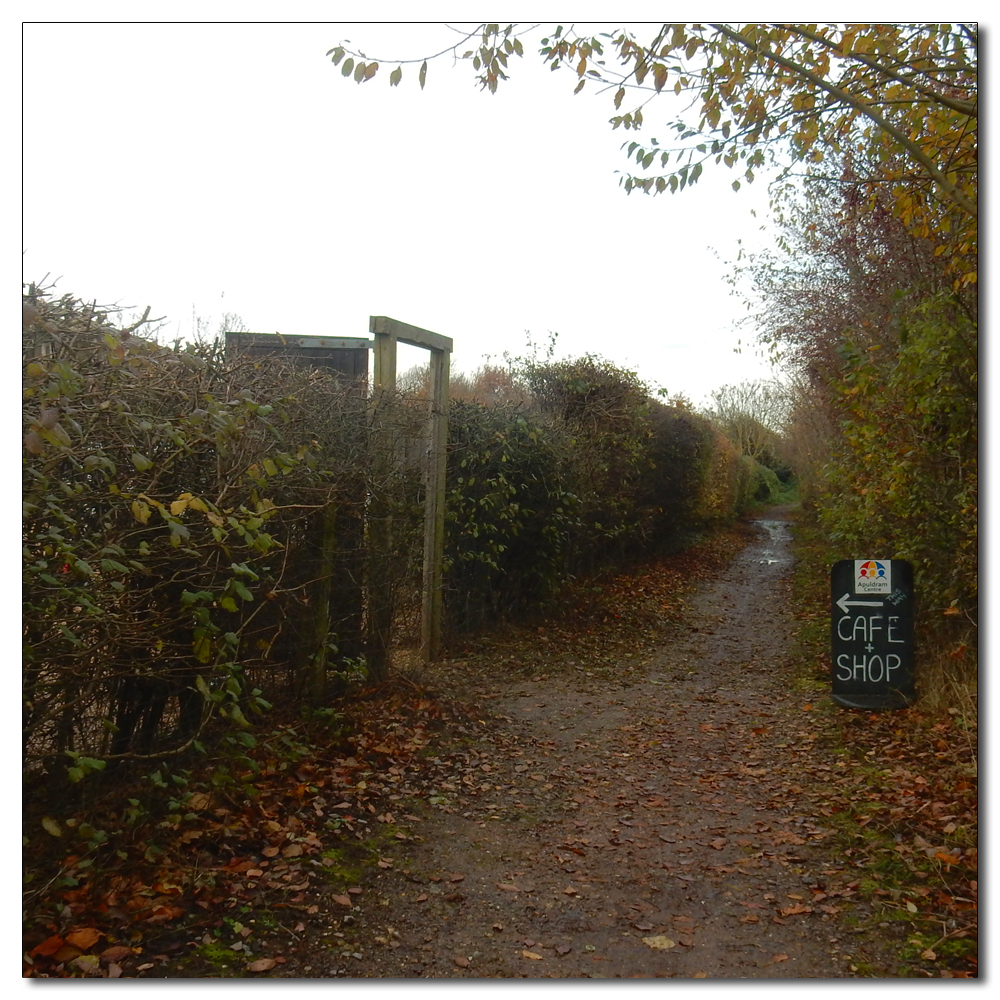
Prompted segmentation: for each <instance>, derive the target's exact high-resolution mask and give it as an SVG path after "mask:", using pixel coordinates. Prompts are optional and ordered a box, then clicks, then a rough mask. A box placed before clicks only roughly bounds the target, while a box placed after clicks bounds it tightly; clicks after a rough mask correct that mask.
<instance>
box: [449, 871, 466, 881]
mask: <svg viewBox="0 0 1000 1000" xmlns="http://www.w3.org/2000/svg"><path fill="white" fill-rule="evenodd" d="M448 881H449V882H464V881H465V876H464V875H460V874H459V873H458V872H455V873H453V874H452V875H450V876H449V877H448Z"/></svg>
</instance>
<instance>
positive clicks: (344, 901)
mask: <svg viewBox="0 0 1000 1000" xmlns="http://www.w3.org/2000/svg"><path fill="white" fill-rule="evenodd" d="M333 901H334V902H335V903H340V905H341V906H346V907H347V908H348V909H350V907H351V906H352V905H353V904H352V903H351V897H350V896H334V897H333Z"/></svg>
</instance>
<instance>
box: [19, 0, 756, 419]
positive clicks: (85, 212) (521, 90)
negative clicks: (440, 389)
mask: <svg viewBox="0 0 1000 1000" xmlns="http://www.w3.org/2000/svg"><path fill="white" fill-rule="evenodd" d="M47 6H51V5H47ZM98 6H101V5H98ZM105 6H107V5H105ZM110 6H112V7H113V6H115V5H110ZM181 6H183V5H181ZM209 6H211V5H209ZM181 16H183V14H182V15H181ZM541 35H542V33H541V32H538V33H536V34H535V35H534V36H533V37H532V39H526V40H525V59H523V60H515V61H513V63H512V69H511V74H510V75H511V77H512V79H511V80H510V81H509V82H508V83H507V84H506V85H502V86H501V87H500V89H499V91H498V93H497V94H496V95H494V96H491V95H489V94H487V93H481V92H479V91H478V90H477V89H476V87H475V86H474V84H473V80H472V72H471V67H469V66H468V65H466V64H462V65H460V66H458V67H454V68H453V67H452V66H451V64H450V62H449V61H447V60H445V59H442V60H440V61H439V62H437V63H432V64H431V66H430V68H429V71H428V78H427V87H426V89H425V91H424V92H422V93H421V91H420V89H419V87H418V85H417V82H416V71H417V66H412V67H406V68H404V79H403V83H402V85H401V86H399V87H398V88H390V87H389V84H388V72H389V67H385V66H383V68H382V70H381V71H380V73H379V75H378V76H377V77H376V78H375V79H374V80H372V81H370V82H369V83H366V84H364V85H363V86H358V85H357V84H355V83H354V82H353V81H352V80H345V79H344V78H343V77H342V76H341V73H340V69H339V68H338V67H334V66H333V64H332V63H331V62H330V60H328V59H327V58H326V56H325V53H326V51H327V50H328V49H330V48H332V47H334V46H335V45H337V44H338V43H339V42H341V40H343V39H345V38H347V39H351V40H352V41H353V42H354V43H355V44H356V45H357V46H359V47H360V48H362V49H363V50H364V51H365V52H366V53H367V54H368V55H369V56H372V57H377V58H385V57H387V56H396V55H399V56H403V57H409V58H416V57H422V56H424V55H426V54H428V53H431V52H434V51H438V50H440V49H441V48H444V47H445V46H446V45H448V44H451V43H452V41H453V40H455V38H456V37H457V36H455V35H454V34H452V33H451V32H450V31H449V30H448V29H447V28H446V27H444V26H443V25H441V24H438V25H420V24H399V23H396V24H385V23H382V24H377V23H373V24H358V23H325V24H320V23H269V24H260V23H256V24H255V23H227V22H221V23H218V22H217V23H190V22H188V23H173V24H171V23H159V24H143V23H111V24H108V23H65V22H63V23H52V22H49V23H31V22H29V23H28V24H26V26H25V28H24V33H23V45H24V104H25V116H24V147H25V172H24V204H25V213H24V231H23V237H22V243H23V249H24V253H23V277H24V279H25V280H28V281H31V280H39V279H41V278H42V277H43V276H44V275H46V274H49V275H51V277H53V278H58V279H59V282H58V285H57V287H56V290H57V292H71V293H72V294H74V295H77V296H79V297H81V298H86V299H88V300H94V299H96V300H97V301H98V302H99V303H101V304H110V303H118V304H120V305H123V306H133V307H135V308H136V310H137V311H141V310H142V309H143V308H144V307H145V306H146V305H147V304H148V305H150V306H151V307H152V310H153V313H152V315H154V316H160V315H165V316H166V317H167V319H168V325H167V327H166V331H165V332H169V333H170V334H171V335H181V336H187V335H189V334H190V333H191V331H192V328H193V319H192V317H193V314H195V313H196V314H197V315H199V316H201V317H204V318H206V319H208V321H209V324H210V328H211V329H212V330H213V332H214V330H215V329H216V328H217V325H218V322H219V320H220V318H221V316H222V314H223V313H224V312H232V313H237V314H239V315H240V316H241V317H242V318H243V320H244V322H245V323H246V324H247V326H248V327H249V328H250V329H251V330H254V331H259V332H273V331H275V330H277V331H280V332H281V333H284V334H295V335H308V334H313V335H333V336H367V335H368V317H369V316H370V315H378V314H384V315H388V316H392V317H394V318H396V319H400V320H403V321H405V322H408V323H413V324H415V325H417V326H422V327H425V328H427V329H431V330H434V331H436V332H438V333H441V334H444V335H445V336H449V337H452V338H454V341H455V354H454V356H453V359H452V364H453V370H455V369H457V370H459V371H464V372H470V371H472V370H473V369H475V368H476V367H477V366H478V365H479V364H481V363H482V361H483V360H484V358H485V357H487V356H493V357H494V358H498V359H499V357H500V356H501V355H502V354H503V352H504V351H509V352H511V353H513V354H515V355H516V354H520V353H524V351H525V345H526V331H530V332H531V334H532V337H533V339H534V340H535V342H536V343H539V344H542V345H545V344H546V343H547V341H548V335H549V332H550V331H552V332H557V333H558V334H559V337H558V340H557V353H558V355H559V356H578V355H580V354H583V353H587V352H593V353H597V354H600V355H603V356H604V357H607V358H609V359H611V360H612V361H614V362H616V363H618V364H621V365H624V366H626V367H630V368H633V369H635V370H636V371H638V373H639V375H640V376H641V377H642V378H643V379H645V380H646V381H647V382H649V383H650V384H651V385H653V386H654V387H656V386H663V387H665V388H667V389H668V390H669V391H670V392H671V393H675V392H683V393H684V394H686V395H687V396H689V397H690V398H691V399H692V400H693V401H694V402H696V403H698V402H701V401H703V400H704V398H705V397H706V396H707V394H708V393H709V392H710V391H711V390H712V389H714V388H716V387H718V386H720V385H722V384H726V383H734V382H738V381H741V380H743V379H747V378H758V377H766V376H768V375H769V374H771V372H772V370H771V368H770V366H769V365H768V364H767V363H766V362H764V361H763V360H762V359H761V358H760V357H759V356H758V351H757V348H756V346H755V345H754V343H753V341H754V334H753V331H752V329H749V328H744V329H741V330H738V329H737V328H736V322H737V320H738V319H739V318H740V317H741V316H742V315H743V314H744V312H745V309H744V306H743V305H742V303H741V302H740V301H739V300H738V299H737V298H735V297H733V296H732V295H731V294H730V288H729V286H728V285H727V284H726V282H725V275H726V273H727V268H726V265H725V263H724V261H725V260H728V259H731V258H733V257H734V256H735V254H736V252H737V250H738V243H737V241H738V240H740V239H742V240H744V242H746V241H756V240H759V239H760V238H761V237H760V234H759V229H760V226H761V224H762V222H763V219H764V215H765V211H766V203H767V198H766V189H765V186H764V184H763V183H760V182H758V183H755V184H754V185H752V186H747V185H746V184H744V186H743V188H742V189H741V191H740V192H738V193H736V192H733V191H732V189H731V187H730V185H731V182H732V180H733V179H734V177H735V176H737V175H736V174H733V173H731V172H730V171H728V170H726V169H725V168H724V167H723V168H719V169H718V170H712V169H706V173H705V174H704V175H703V177H702V179H701V180H700V181H699V182H698V184H697V185H695V186H694V187H693V188H691V189H689V190H686V191H684V192H681V193H679V194H676V195H661V196H659V197H656V198H652V197H649V196H645V195H642V194H632V195H626V194H625V193H624V191H623V190H622V189H621V188H619V186H618V179H617V176H616V174H615V171H616V170H625V169H627V167H628V163H627V161H626V159H625V157H624V154H623V153H621V152H620V146H621V143H622V142H623V141H627V140H629V139H631V138H633V133H627V132H625V131H624V130H621V129H619V130H618V131H615V132H613V131H612V130H611V127H610V125H608V123H607V120H608V118H609V117H610V116H611V114H612V113H613V107H612V103H611V94H608V93H606V94H603V95H601V96H597V94H596V89H597V88H594V89H593V92H592V93H590V92H589V91H590V87H589V86H588V88H585V90H584V91H583V93H581V94H580V95H577V96H575V97H574V96H573V94H572V89H573V86H574V84H575V76H571V75H570V74H569V73H565V72H558V73H554V74H553V73H551V72H550V71H549V70H548V69H545V68H542V66H541V65H540V62H539V60H538V59H537V57H533V53H534V52H535V51H536V50H537V47H538V46H537V39H538V38H540V37H541ZM673 101H674V97H673V95H669V96H661V97H660V98H659V99H658V100H657V101H656V102H654V103H653V104H652V105H651V106H650V107H649V108H647V110H646V113H645V118H646V122H647V127H646V129H645V130H644V132H643V133H641V135H642V136H645V138H646V139H647V140H648V139H649V138H650V137H652V136H657V134H658V129H657V126H656V124H655V123H656V122H663V121H666V120H667V119H669V117H670V116H671V114H672V113H674V112H675V110H676V109H675V108H674V107H673V106H672V105H673ZM626 103H628V102H627V101H626ZM623 110H624V106H623ZM659 137H661V139H663V140H664V141H665V140H666V138H667V136H666V133H665V132H663V131H660V133H659ZM753 208H756V209H757V210H758V215H759V217H758V218H754V217H753V216H752V214H751V209H753ZM741 338H742V341H743V345H744V350H743V353H741V354H737V353H735V352H734V349H735V348H736V347H737V343H738V341H739V340H740V339H741ZM406 350H407V353H406V354H401V357H400V368H401V370H404V369H405V368H406V367H408V366H409V365H410V364H413V363H417V362H420V361H422V360H423V357H422V353H421V352H419V351H417V350H415V349H406Z"/></svg>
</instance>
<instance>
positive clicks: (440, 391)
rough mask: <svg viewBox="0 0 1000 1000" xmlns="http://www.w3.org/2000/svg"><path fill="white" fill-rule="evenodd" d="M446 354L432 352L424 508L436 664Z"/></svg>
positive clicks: (427, 626)
mask: <svg viewBox="0 0 1000 1000" xmlns="http://www.w3.org/2000/svg"><path fill="white" fill-rule="evenodd" d="M450 362H451V358H450V355H449V354H448V352H447V351H432V352H431V365H430V374H431V379H430V382H431V384H430V397H431V398H430V404H429V414H428V428H427V431H428V438H429V439H430V441H429V447H428V449H427V490H426V494H425V497H426V499H425V505H426V506H425V509H424V586H423V608H422V611H421V629H420V656H421V658H422V659H423V661H424V663H433V662H434V661H435V660H437V659H438V657H439V656H440V653H441V612H442V607H443V596H444V595H443V593H442V590H441V576H442V568H441V567H442V563H443V562H444V508H445V472H446V461H447V453H448V375H449V368H450Z"/></svg>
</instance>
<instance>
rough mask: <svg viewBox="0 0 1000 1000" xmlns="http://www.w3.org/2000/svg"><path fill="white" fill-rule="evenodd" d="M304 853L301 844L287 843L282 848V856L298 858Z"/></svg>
mask: <svg viewBox="0 0 1000 1000" xmlns="http://www.w3.org/2000/svg"><path fill="white" fill-rule="evenodd" d="M302 853H303V851H302V845H301V844H287V845H286V846H284V847H283V848H282V849H281V856H282V857H283V858H298V857H301V856H302Z"/></svg>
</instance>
